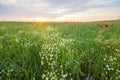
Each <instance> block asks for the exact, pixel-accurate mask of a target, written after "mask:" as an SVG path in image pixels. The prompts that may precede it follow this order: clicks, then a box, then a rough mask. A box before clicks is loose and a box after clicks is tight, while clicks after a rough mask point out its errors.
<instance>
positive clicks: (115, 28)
mask: <svg viewBox="0 0 120 80" xmlns="http://www.w3.org/2000/svg"><path fill="white" fill-rule="evenodd" d="M104 24H107V25H108V26H107V27H106V26H105V25H104ZM100 25H102V27H100ZM0 80H120V21H102V22H87V23H77V22H76V23H75V22H72V23H65V22H61V23H55V22H54V23H45V22H44V23H40V22H31V23H30V22H0Z"/></svg>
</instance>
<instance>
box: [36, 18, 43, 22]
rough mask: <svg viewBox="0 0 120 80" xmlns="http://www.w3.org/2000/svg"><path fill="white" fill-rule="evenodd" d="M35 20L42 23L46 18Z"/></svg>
mask: <svg viewBox="0 0 120 80" xmlns="http://www.w3.org/2000/svg"><path fill="white" fill-rule="evenodd" d="M35 20H36V21H38V22H42V21H45V18H39V17H37V18H35Z"/></svg>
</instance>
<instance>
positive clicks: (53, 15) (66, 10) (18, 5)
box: [0, 0, 120, 20]
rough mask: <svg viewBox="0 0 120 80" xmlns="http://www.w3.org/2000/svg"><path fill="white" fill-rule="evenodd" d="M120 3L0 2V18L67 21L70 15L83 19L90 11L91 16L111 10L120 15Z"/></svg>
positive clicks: (83, 0)
mask: <svg viewBox="0 0 120 80" xmlns="http://www.w3.org/2000/svg"><path fill="white" fill-rule="evenodd" d="M119 3H120V1H119V0H105V1H104V0H59V1H58V0H0V11H1V12H0V17H2V19H3V18H4V19H5V18H8V17H9V19H10V18H11V19H13V18H18V19H19V18H25V17H26V18H34V17H44V18H46V19H50V20H55V19H61V20H63V19H64V20H65V17H66V18H67V16H68V17H70V15H71V16H73V17H72V18H74V17H75V15H76V14H77V17H82V16H81V15H82V14H83V13H84V14H85V15H88V13H87V12H89V11H91V14H90V13H89V15H91V16H94V15H93V14H99V13H98V12H102V11H104V12H106V13H107V12H108V10H109V11H110V10H111V8H114V9H115V11H117V13H120V10H118V8H120V5H119ZM93 9H94V11H95V10H97V12H94V11H93ZM111 12H112V10H111ZM85 15H83V16H85ZM88 17H89V16H88ZM2 19H0V20H2Z"/></svg>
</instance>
